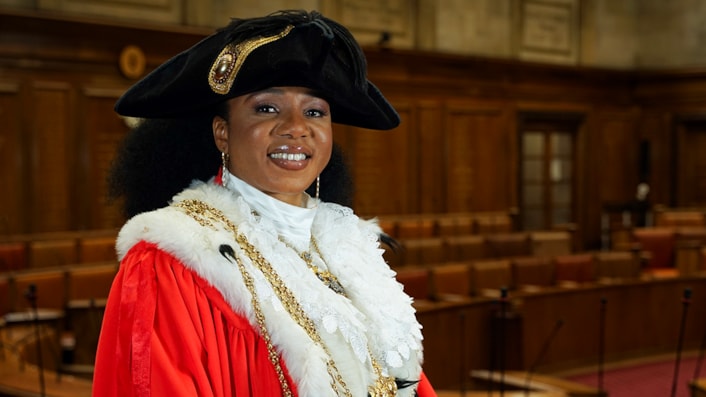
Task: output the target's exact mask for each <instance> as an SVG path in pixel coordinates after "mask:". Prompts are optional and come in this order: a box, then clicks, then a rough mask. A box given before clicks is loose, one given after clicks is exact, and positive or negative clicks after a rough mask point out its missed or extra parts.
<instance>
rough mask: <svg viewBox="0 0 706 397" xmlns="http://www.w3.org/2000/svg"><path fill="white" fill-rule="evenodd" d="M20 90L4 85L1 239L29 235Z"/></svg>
mask: <svg viewBox="0 0 706 397" xmlns="http://www.w3.org/2000/svg"><path fill="white" fill-rule="evenodd" d="M21 108H22V105H21V103H20V94H19V86H18V85H17V84H12V83H3V82H0V126H2V127H1V128H0V191H2V193H1V194H0V235H5V234H14V233H20V232H23V231H25V227H26V223H25V221H26V218H25V205H24V204H25V191H26V190H25V186H26V182H25V175H24V170H25V167H26V166H27V164H26V161H27V159H26V157H25V151H24V150H22V142H23V140H24V139H25V138H26V137H25V136H23V132H24V131H22V119H21V117H18V115H20V109H21Z"/></svg>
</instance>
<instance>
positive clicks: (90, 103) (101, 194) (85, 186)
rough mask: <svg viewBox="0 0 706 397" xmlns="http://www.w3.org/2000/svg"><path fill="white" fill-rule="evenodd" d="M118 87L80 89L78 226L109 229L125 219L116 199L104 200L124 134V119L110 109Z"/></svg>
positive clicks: (125, 131) (126, 129)
mask: <svg viewBox="0 0 706 397" xmlns="http://www.w3.org/2000/svg"><path fill="white" fill-rule="evenodd" d="M121 94H122V90H117V89H101V88H85V89H84V90H83V91H82V102H83V104H82V108H84V109H85V110H86V111H85V114H84V116H83V117H82V118H81V119H80V122H81V125H82V128H81V134H82V142H84V146H83V152H84V153H83V156H82V159H81V160H82V162H81V169H82V172H81V178H82V179H83V183H81V184H80V187H81V188H80V191H79V197H80V198H81V201H82V208H84V209H85V211H84V213H83V216H84V219H83V222H82V224H81V228H82V229H88V230H90V229H110V228H117V227H119V226H121V225H122V224H123V223H124V222H125V219H124V217H123V215H122V213H121V207H120V205H119V203H117V202H108V197H107V194H108V182H107V177H108V173H109V171H110V166H111V164H112V161H113V159H114V157H115V154H116V152H117V149H118V147H119V146H120V144H121V142H122V140H123V138H124V137H125V135H127V133H128V131H129V127H128V125H127V124H126V121H125V120H123V119H122V118H121V117H119V116H118V115H117V114H116V113H115V112H114V111H113V106H114V105H115V101H116V100H117V98H118V97H119V96H120V95H121Z"/></svg>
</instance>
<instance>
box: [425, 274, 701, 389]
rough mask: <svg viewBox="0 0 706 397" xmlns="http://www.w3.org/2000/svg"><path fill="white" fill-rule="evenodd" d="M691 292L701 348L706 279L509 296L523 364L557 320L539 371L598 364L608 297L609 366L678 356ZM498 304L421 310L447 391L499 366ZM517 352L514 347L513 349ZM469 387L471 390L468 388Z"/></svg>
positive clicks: (429, 350) (689, 332) (692, 326)
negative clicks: (495, 350) (494, 327)
mask: <svg viewBox="0 0 706 397" xmlns="http://www.w3.org/2000/svg"><path fill="white" fill-rule="evenodd" d="M687 287H688V288H690V289H691V291H692V296H693V299H694V303H693V304H692V305H691V306H690V307H689V310H688V312H687V315H688V320H687V321H686V328H685V332H684V347H683V348H684V349H685V350H687V349H696V348H698V346H699V343H700V341H701V339H702V334H703V330H704V329H706V305H703V304H701V302H703V301H702V299H703V298H704V297H706V277H704V276H696V275H695V276H690V277H683V278H670V279H653V280H637V281H631V282H624V283H614V284H606V285H604V284H590V285H584V286H581V285H579V286H576V287H574V288H551V289H545V290H540V291H538V292H533V293H520V292H514V291H510V293H509V300H510V302H511V304H510V306H511V308H512V310H514V311H515V312H516V313H518V314H519V315H520V316H521V317H522V325H521V327H520V331H519V334H520V335H513V338H516V339H515V340H514V342H517V341H519V345H518V346H517V347H516V349H517V350H516V351H515V350H512V349H511V348H510V343H509V342H508V343H506V345H505V347H507V349H506V350H511V351H512V352H514V353H516V354H517V356H518V357H520V358H521V363H520V365H519V366H518V367H512V368H511V367H509V366H506V368H505V370H519V371H522V370H527V369H528V368H530V366H532V365H533V364H535V361H537V360H538V357H540V354H541V352H542V349H543V344H544V342H545V341H546V340H547V338H548V336H549V335H550V334H551V333H552V331H553V329H554V327H555V326H556V324H557V321H558V320H562V322H563V326H562V328H561V330H560V331H559V332H558V333H557V334H556V338H554V340H553V341H552V343H551V345H550V346H549V348H548V349H547V351H546V354H544V355H543V356H542V357H541V360H539V362H537V363H536V365H535V371H534V372H535V373H538V374H539V373H542V374H547V373H553V372H560V371H566V370H567V369H571V368H577V367H584V366H593V365H596V364H597V362H598V357H599V354H598V351H599V336H600V329H599V324H600V321H599V318H600V313H601V299H602V298H605V299H606V302H607V303H606V309H605V310H606V313H605V315H606V321H605V341H604V343H605V345H604V349H605V350H604V354H605V359H606V361H607V362H610V361H612V360H621V359H626V358H631V357H640V356H646V355H654V354H662V353H671V352H673V350H674V346H676V342H677V340H676V338H677V335H678V330H679V326H680V318H681V314H682V301H681V299H682V297H683V292H684V289H685V288H687ZM497 309H498V302H497V300H494V299H490V298H473V299H468V300H466V301H459V302H454V304H445V305H436V306H435V305H429V306H425V307H419V308H418V312H417V318H418V319H419V322H420V323H421V324H422V326H423V329H422V333H423V334H424V371H425V373H426V375H427V376H428V377H429V380H430V381H431V383H432V385H433V386H434V387H435V388H437V389H440V390H444V389H445V390H459V389H460V387H459V386H460V385H461V384H462V383H468V382H470V376H469V375H468V374H470V373H471V371H472V370H478V369H486V368H495V369H497V366H493V363H492V362H491V353H492V346H493V344H494V343H498V341H497V340H494V338H497V335H496V336H493V334H492V332H491V324H492V319H493V316H494V313H496V311H497ZM513 349H514V347H513ZM467 389H470V387H468V388H467Z"/></svg>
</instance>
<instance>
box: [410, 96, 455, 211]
mask: <svg viewBox="0 0 706 397" xmlns="http://www.w3.org/2000/svg"><path fill="white" fill-rule="evenodd" d="M413 109H414V112H415V114H414V120H415V125H414V126H413V129H414V134H415V135H416V137H417V139H418V143H417V145H415V146H416V148H415V150H414V151H415V154H416V159H415V161H414V163H415V164H414V165H415V167H413V169H416V170H417V175H416V180H417V181H418V190H417V192H416V194H417V196H418V197H419V206H418V210H419V212H420V213H439V212H446V205H445V204H446V195H445V193H446V184H445V182H446V181H445V179H444V169H445V166H446V159H447V155H446V148H445V147H444V143H443V139H442V137H443V131H442V129H441V128H440V126H441V125H442V120H443V115H442V106H441V102H440V101H434V100H421V101H419V102H418V103H417V104H416V106H415V107H414V108H413ZM411 165H412V164H410V166H411Z"/></svg>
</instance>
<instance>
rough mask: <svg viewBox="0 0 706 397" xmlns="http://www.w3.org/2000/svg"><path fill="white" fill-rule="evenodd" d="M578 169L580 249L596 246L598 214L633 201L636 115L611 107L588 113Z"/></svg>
mask: <svg viewBox="0 0 706 397" xmlns="http://www.w3.org/2000/svg"><path fill="white" fill-rule="evenodd" d="M589 117H590V119H591V120H590V124H589V128H588V130H587V131H586V135H587V136H586V140H585V146H584V150H583V156H584V157H582V160H581V163H580V164H578V165H579V167H580V171H579V181H582V185H583V186H581V189H583V191H584V194H581V193H580V192H579V194H578V195H577V197H578V198H580V199H581V200H582V201H581V202H580V203H579V207H578V208H579V209H580V210H581V212H582V213H581V215H580V217H579V224H580V225H581V230H580V238H581V239H582V243H583V248H586V249H588V248H597V247H600V233H601V214H602V212H603V206H604V205H605V204H608V203H630V202H633V201H634V200H635V193H636V189H637V184H638V179H639V170H638V168H639V164H638V155H639V140H638V135H637V114H636V112H635V111H634V110H633V109H630V108H626V109H620V108H612V109H603V110H597V111H594V112H592V113H591V114H590V116H589Z"/></svg>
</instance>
